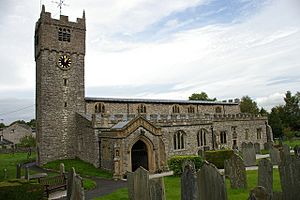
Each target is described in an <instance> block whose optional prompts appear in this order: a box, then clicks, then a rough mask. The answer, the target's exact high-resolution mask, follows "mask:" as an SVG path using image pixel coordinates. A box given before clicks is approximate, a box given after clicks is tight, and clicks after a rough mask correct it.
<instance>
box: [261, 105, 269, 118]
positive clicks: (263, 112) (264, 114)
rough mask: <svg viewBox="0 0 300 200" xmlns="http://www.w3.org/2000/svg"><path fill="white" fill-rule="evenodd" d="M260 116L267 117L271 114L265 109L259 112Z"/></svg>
mask: <svg viewBox="0 0 300 200" xmlns="http://www.w3.org/2000/svg"><path fill="white" fill-rule="evenodd" d="M259 114H260V115H262V116H267V115H268V114H269V113H268V111H266V110H265V109H264V108H263V107H262V108H261V109H260V110H259Z"/></svg>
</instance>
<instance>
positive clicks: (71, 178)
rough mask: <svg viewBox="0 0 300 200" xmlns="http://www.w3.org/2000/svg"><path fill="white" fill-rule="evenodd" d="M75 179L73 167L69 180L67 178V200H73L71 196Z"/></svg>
mask: <svg viewBox="0 0 300 200" xmlns="http://www.w3.org/2000/svg"><path fill="white" fill-rule="evenodd" d="M74 177H75V169H74V167H72V169H71V171H69V173H68V178H67V199H68V200H70V199H71V194H72V185H73V179H74Z"/></svg>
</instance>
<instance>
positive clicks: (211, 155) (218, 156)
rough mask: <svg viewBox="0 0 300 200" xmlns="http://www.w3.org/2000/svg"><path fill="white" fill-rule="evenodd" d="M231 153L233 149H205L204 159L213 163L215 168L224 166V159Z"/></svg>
mask: <svg viewBox="0 0 300 200" xmlns="http://www.w3.org/2000/svg"><path fill="white" fill-rule="evenodd" d="M232 155H233V150H231V149H228V150H227V149H225V150H216V151H205V160H207V161H208V162H210V163H213V164H214V165H215V166H216V167H217V168H219V169H223V168H224V161H225V160H227V159H229V158H230V157H231V156H232Z"/></svg>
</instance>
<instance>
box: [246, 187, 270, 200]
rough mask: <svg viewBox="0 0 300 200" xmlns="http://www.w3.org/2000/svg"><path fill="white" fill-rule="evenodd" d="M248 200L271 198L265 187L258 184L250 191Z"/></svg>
mask: <svg viewBox="0 0 300 200" xmlns="http://www.w3.org/2000/svg"><path fill="white" fill-rule="evenodd" d="M248 200H270V196H269V194H268V192H267V190H266V189H265V188H264V187H262V186H257V187H255V188H254V189H252V190H251V191H250V194H249V198H248Z"/></svg>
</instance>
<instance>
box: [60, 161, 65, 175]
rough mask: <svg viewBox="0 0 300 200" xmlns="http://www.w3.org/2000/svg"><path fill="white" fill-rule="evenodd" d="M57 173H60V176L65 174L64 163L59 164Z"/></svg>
mask: <svg viewBox="0 0 300 200" xmlns="http://www.w3.org/2000/svg"><path fill="white" fill-rule="evenodd" d="M59 172H60V174H64V173H65V165H64V163H60V165H59Z"/></svg>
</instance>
